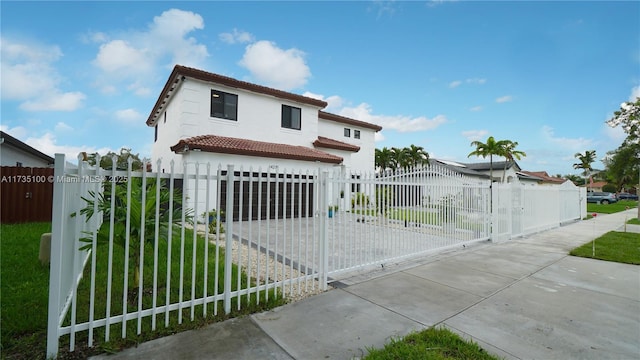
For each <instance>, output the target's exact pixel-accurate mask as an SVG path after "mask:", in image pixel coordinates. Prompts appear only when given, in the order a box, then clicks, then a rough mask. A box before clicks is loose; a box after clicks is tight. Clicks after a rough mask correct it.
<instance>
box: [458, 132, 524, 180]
mask: <svg viewBox="0 0 640 360" xmlns="http://www.w3.org/2000/svg"><path fill="white" fill-rule="evenodd" d="M510 143H512V142H511V141H509V140H499V141H496V139H494V138H493V136H489V138H487V142H486V143H483V142H482V141H478V140H476V141H472V142H471V146H475V147H476V149H475V150H474V151H472V152H470V153H469V155H468V156H467V157H471V156H481V157H482V158H486V157H487V156H488V157H489V177H490V178H491V182H493V156H494V155H496V156H505V148H506V147H507V146H509V144H510ZM516 145H517V143H516Z"/></svg>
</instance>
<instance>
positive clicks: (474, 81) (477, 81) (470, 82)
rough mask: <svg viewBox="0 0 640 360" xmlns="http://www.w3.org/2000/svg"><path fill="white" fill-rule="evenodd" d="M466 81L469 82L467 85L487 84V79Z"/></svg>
mask: <svg viewBox="0 0 640 360" xmlns="http://www.w3.org/2000/svg"><path fill="white" fill-rule="evenodd" d="M465 81H466V82H467V84H477V85H483V84H484V83H486V82H487V79H480V78H472V79H467V80H465Z"/></svg>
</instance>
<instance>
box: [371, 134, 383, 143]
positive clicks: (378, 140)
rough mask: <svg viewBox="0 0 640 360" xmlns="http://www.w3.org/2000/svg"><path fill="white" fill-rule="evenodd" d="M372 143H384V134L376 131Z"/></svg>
mask: <svg viewBox="0 0 640 360" xmlns="http://www.w3.org/2000/svg"><path fill="white" fill-rule="evenodd" d="M373 141H375V142H380V141H384V134H383V133H382V131H378V132H376V133H375V135H374V140H373Z"/></svg>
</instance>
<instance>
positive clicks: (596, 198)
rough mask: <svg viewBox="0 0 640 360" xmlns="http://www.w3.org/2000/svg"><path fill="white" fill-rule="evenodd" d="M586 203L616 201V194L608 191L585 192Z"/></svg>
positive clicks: (609, 202)
mask: <svg viewBox="0 0 640 360" xmlns="http://www.w3.org/2000/svg"><path fill="white" fill-rule="evenodd" d="M587 202H588V203H596V204H611V203H614V202H618V198H616V194H614V193H610V192H590V193H588V194H587Z"/></svg>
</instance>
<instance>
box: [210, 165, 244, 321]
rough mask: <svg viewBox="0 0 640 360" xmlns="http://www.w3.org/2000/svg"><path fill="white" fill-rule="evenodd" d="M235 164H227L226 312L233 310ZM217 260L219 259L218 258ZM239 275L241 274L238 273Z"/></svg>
mask: <svg viewBox="0 0 640 360" xmlns="http://www.w3.org/2000/svg"><path fill="white" fill-rule="evenodd" d="M233 180H234V173H233V165H232V164H230V165H227V204H226V205H227V206H226V209H225V214H226V215H225V222H226V224H227V236H225V252H224V312H225V314H228V313H230V312H231V271H232V270H231V263H232V260H233V251H232V249H233ZM240 206H242V204H240ZM216 261H217V259H216ZM238 276H240V275H239V274H238Z"/></svg>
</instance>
